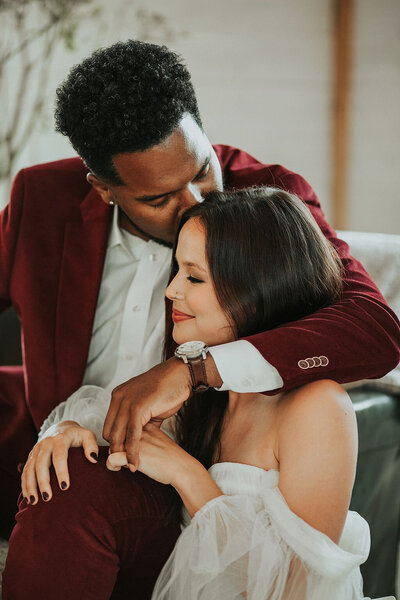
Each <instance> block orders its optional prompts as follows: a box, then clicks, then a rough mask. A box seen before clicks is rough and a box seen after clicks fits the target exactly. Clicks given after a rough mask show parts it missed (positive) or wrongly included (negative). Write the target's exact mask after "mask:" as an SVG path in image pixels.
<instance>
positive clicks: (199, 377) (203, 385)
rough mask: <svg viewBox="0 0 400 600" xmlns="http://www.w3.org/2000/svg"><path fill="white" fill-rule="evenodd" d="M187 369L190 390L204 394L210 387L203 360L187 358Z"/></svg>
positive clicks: (201, 358)
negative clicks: (190, 383) (190, 382)
mask: <svg viewBox="0 0 400 600" xmlns="http://www.w3.org/2000/svg"><path fill="white" fill-rule="evenodd" d="M188 367H189V371H190V377H191V379H192V389H193V391H194V392H205V391H206V390H208V388H209V387H210V386H209V385H208V382H207V373H206V368H205V366H204V358H203V357H202V356H198V357H197V358H188Z"/></svg>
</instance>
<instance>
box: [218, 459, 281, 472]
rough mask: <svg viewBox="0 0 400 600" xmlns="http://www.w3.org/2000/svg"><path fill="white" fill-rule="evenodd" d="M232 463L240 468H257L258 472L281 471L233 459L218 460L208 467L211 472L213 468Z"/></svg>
mask: <svg viewBox="0 0 400 600" xmlns="http://www.w3.org/2000/svg"><path fill="white" fill-rule="evenodd" d="M230 465H234V466H235V467H238V468H239V469H243V468H245V469H255V470H256V471H258V472H261V473H279V470H278V469H263V468H261V467H256V466H255V465H248V464H246V463H240V462H233V461H229V460H226V461H222V462H217V463H214V464H213V465H211V467H210V468H209V469H208V471H209V472H210V471H211V470H213V471H214V470H217V468H218V467H226V466H230Z"/></svg>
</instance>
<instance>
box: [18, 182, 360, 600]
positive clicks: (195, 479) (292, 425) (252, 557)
mask: <svg viewBox="0 0 400 600" xmlns="http://www.w3.org/2000/svg"><path fill="white" fill-rule="evenodd" d="M175 259H176V268H177V272H176V274H175V276H174V278H173V279H172V281H171V283H170V285H169V286H168V288H167V291H166V295H167V297H168V298H169V299H170V300H171V301H172V320H173V332H172V335H173V339H174V341H175V342H176V343H177V344H181V343H184V342H187V341H189V340H194V339H198V340H202V341H203V342H205V343H206V344H208V345H218V344H221V343H227V342H229V341H233V340H236V339H237V338H243V337H244V336H246V335H253V334H255V333H257V332H259V331H264V330H265V329H266V328H272V327H275V326H278V325H281V324H282V323H285V322H287V321H290V320H297V319H299V318H301V317H302V316H305V315H307V314H310V313H312V312H314V311H315V310H316V309H318V308H321V307H323V306H326V305H329V304H330V303H332V302H333V301H334V300H335V299H336V298H337V296H338V294H339V293H340V288H341V276H340V275H341V271H340V262H339V260H338V258H337V257H336V256H335V253H334V251H333V249H332V248H331V247H330V246H329V244H328V242H327V241H326V239H325V238H324V237H323V235H322V234H321V232H320V231H319V229H318V227H317V226H316V224H315V223H314V221H313V219H312V217H311V215H310V214H309V212H308V210H307V208H305V207H304V206H303V204H302V203H301V202H300V201H299V200H298V199H297V198H295V197H293V196H291V195H289V194H287V193H285V192H282V191H280V190H276V189H267V188H260V189H250V190H245V191H237V192H234V193H221V192H213V193H211V194H210V195H208V197H207V198H206V200H205V201H204V202H203V203H202V204H200V205H197V206H196V207H194V208H192V209H190V210H189V211H187V212H186V213H185V215H184V218H183V221H182V223H181V228H180V232H179V237H178V240H177V244H176V248H175ZM167 342H168V340H167ZM243 343H247V342H246V341H243ZM167 346H168V343H167ZM321 354H323V349H322V348H321ZM316 358H318V357H316ZM101 394H102V392H101V390H99V389H98V388H91V389H90V390H86V391H85V390H84V389H83V390H82V391H81V392H80V396H79V394H78V395H74V396H73V397H71V399H70V400H69V401H67V403H66V405H65V406H64V408H63V409H59V410H62V411H63V417H64V419H65V418H66V417H69V418H71V416H72V417H73V415H74V414H75V413H74V410H76V408H74V407H77V406H79V405H80V406H79V411H80V412H81V411H82V406H81V404H82V401H85V402H86V398H87V397H88V396H89V397H91V398H92V399H94V400H93V402H89V403H90V404H91V406H94V407H96V402H97V400H96V398H99V397H101ZM82 398H83V400H82ZM106 405H107V399H106V398H104V396H103V406H104V407H106ZM96 410H97V409H96V408H94V413H96ZM96 414H99V412H97V413H96ZM50 422H51V419H50V421H48V422H47V423H46V424H45V427H47V426H48V425H49V423H50ZM99 422H100V423H101V419H99ZM66 430H68V431H69V432H72V433H70V438H71V440H73V442H74V444H78V445H83V446H84V448H85V454H86V456H87V457H88V459H89V460H94V459H93V458H91V456H90V455H91V453H92V452H95V451H96V449H97V445H96V442H95V439H94V435H93V433H90V432H89V431H88V430H82V428H80V427H79V426H77V425H74V424H73V423H72V424H71V423H69V424H68V423H66ZM46 433H48V432H46ZM172 435H173V437H174V438H175V439H176V441H174V439H171V438H170V437H169V436H168V435H167V434H166V433H165V432H164V431H162V430H160V429H159V428H158V427H157V425H156V424H154V423H151V424H149V425H148V426H147V427H146V428H145V430H144V432H143V437H142V440H141V447H140V466H139V470H140V471H142V472H143V473H145V474H146V475H148V476H149V477H152V478H153V479H156V480H157V481H160V482H161V483H165V484H171V485H172V486H173V487H174V488H175V489H176V491H177V492H178V494H179V502H181V503H183V504H184V507H185V508H184V510H183V524H184V529H183V532H182V534H181V536H180V538H179V539H178V542H177V544H176V546H175V549H174V551H173V553H172V555H171V557H170V558H169V560H168V562H167V564H166V565H165V567H164V569H163V571H162V573H161V574H160V576H159V578H158V580H157V583H156V586H155V589H154V593H153V598H157V599H166V598H171V599H172V598H174V599H182V600H191V599H200V598H218V599H219V600H223V599H224V598H226V599H228V598H229V600H232V599H233V598H243V597H247V598H251V599H252V600H256V599H257V600H258V599H260V600H261V599H263V600H264V599H266V598H271V599H272V598H274V600H275V599H276V600H277V599H280V598H281V599H285V600H291V599H296V600H300V599H305V598H307V599H308V598H318V599H320V598H324V599H327V600H329V599H332V600H333V599H336V598H337V599H338V600H339V598H340V600H346V599H348V600H350V599H351V600H353V599H354V600H355V599H360V598H362V597H363V595H362V584H361V575H360V572H359V569H358V566H359V564H360V563H362V562H363V561H364V560H365V559H366V557H367V555H368V551H369V529H368V525H367V524H366V522H365V521H364V520H363V519H362V518H361V517H360V516H359V515H357V514H356V513H351V512H348V506H349V502H350V496H351V490H352V486H353V482H354V476H355V466H356V457H357V432H356V421H355V416H354V411H353V409H352V405H351V402H350V400H349V398H348V396H347V394H346V393H345V392H344V391H343V390H342V388H341V387H340V386H339V385H337V384H335V383H334V382H331V381H317V382H314V383H312V384H310V385H308V386H305V387H303V388H300V389H296V390H292V391H289V392H286V393H277V394H275V395H272V396H266V395H262V394H259V393H254V394H251V393H247V394H240V393H235V392H232V391H230V392H229V393H226V392H216V391H214V390H211V391H207V392H206V393H204V394H200V395H197V396H195V397H194V398H192V399H191V400H190V401H189V402H188V403H187V404H186V406H184V407H183V409H182V410H181V411H180V413H179V415H178V418H177V420H176V423H175V424H174V426H173V434H172ZM71 445H73V444H72V443H71ZM126 464H127V461H126V455H125V453H116V454H112V455H110V457H109V459H108V466H109V468H111V469H115V470H117V469H119V468H121V466H125V465H126ZM56 470H57V466H56ZM31 482H32V470H30V471H29V469H28V470H26V472H24V474H23V492H24V495H25V496H28V497H29V494H30V492H32V483H31ZM60 485H61V482H60Z"/></svg>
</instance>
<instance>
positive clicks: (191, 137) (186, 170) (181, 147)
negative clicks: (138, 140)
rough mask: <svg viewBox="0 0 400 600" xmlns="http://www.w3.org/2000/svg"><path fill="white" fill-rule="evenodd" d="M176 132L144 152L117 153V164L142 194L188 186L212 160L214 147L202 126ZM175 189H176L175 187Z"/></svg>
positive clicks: (118, 169)
mask: <svg viewBox="0 0 400 600" xmlns="http://www.w3.org/2000/svg"><path fill="white" fill-rule="evenodd" d="M195 125H196V128H197V129H196V128H193V127H190V128H186V129H182V128H178V129H176V130H175V131H174V132H173V133H172V134H171V135H170V136H169V137H168V138H167V140H165V141H164V142H163V143H161V144H159V145H157V146H153V147H152V148H149V149H148V150H145V151H143V152H132V153H124V154H117V155H116V156H115V157H114V159H113V162H114V165H115V167H116V169H117V171H118V174H119V175H120V177H121V179H122V181H124V182H125V184H126V186H129V187H134V188H135V193H137V194H138V195H144V194H157V193H165V192H168V191H170V189H169V188H171V190H173V189H179V187H180V186H181V185H182V186H184V185H186V184H187V182H188V181H191V180H192V179H193V178H194V177H195V176H196V175H197V173H198V171H199V169H200V168H201V167H202V166H203V164H204V163H205V162H206V161H207V160H208V159H209V157H210V153H211V149H212V148H211V145H210V142H209V141H208V139H207V137H206V136H205V135H204V133H203V131H202V130H201V129H200V128H199V127H198V125H197V124H195ZM171 186H172V187H171Z"/></svg>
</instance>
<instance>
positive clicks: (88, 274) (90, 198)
mask: <svg viewBox="0 0 400 600" xmlns="http://www.w3.org/2000/svg"><path fill="white" fill-rule="evenodd" d="M80 208H81V215H80V217H81V218H79V217H77V220H74V221H70V222H68V223H67V224H66V227H65V235H64V248H63V259H62V263H61V272H60V279H59V288H58V296H57V317H56V319H57V321H56V339H55V353H56V355H55V364H56V377H57V390H58V393H59V398H58V401H59V402H62V401H63V400H65V399H66V398H67V397H68V396H69V395H70V394H71V393H72V392H73V391H75V390H76V389H77V388H78V387H79V386H80V385H81V384H82V379H83V376H84V373H85V368H86V362H87V356H88V353H89V345H90V340H91V334H92V327H93V320H94V315H95V312H96V305H97V296H98V292H99V288H100V283H101V276H102V271H103V265H104V260H105V254H106V250H107V242H108V237H109V232H110V225H111V215H112V211H111V209H110V208H109V207H108V206H107V205H106V204H104V202H102V200H101V199H100V197H99V196H98V194H97V193H96V192H95V191H94V190H93V189H92V190H91V191H90V192H89V194H88V195H87V197H86V198H85V200H84V201H83V202H82V203H81V206H80Z"/></svg>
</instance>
